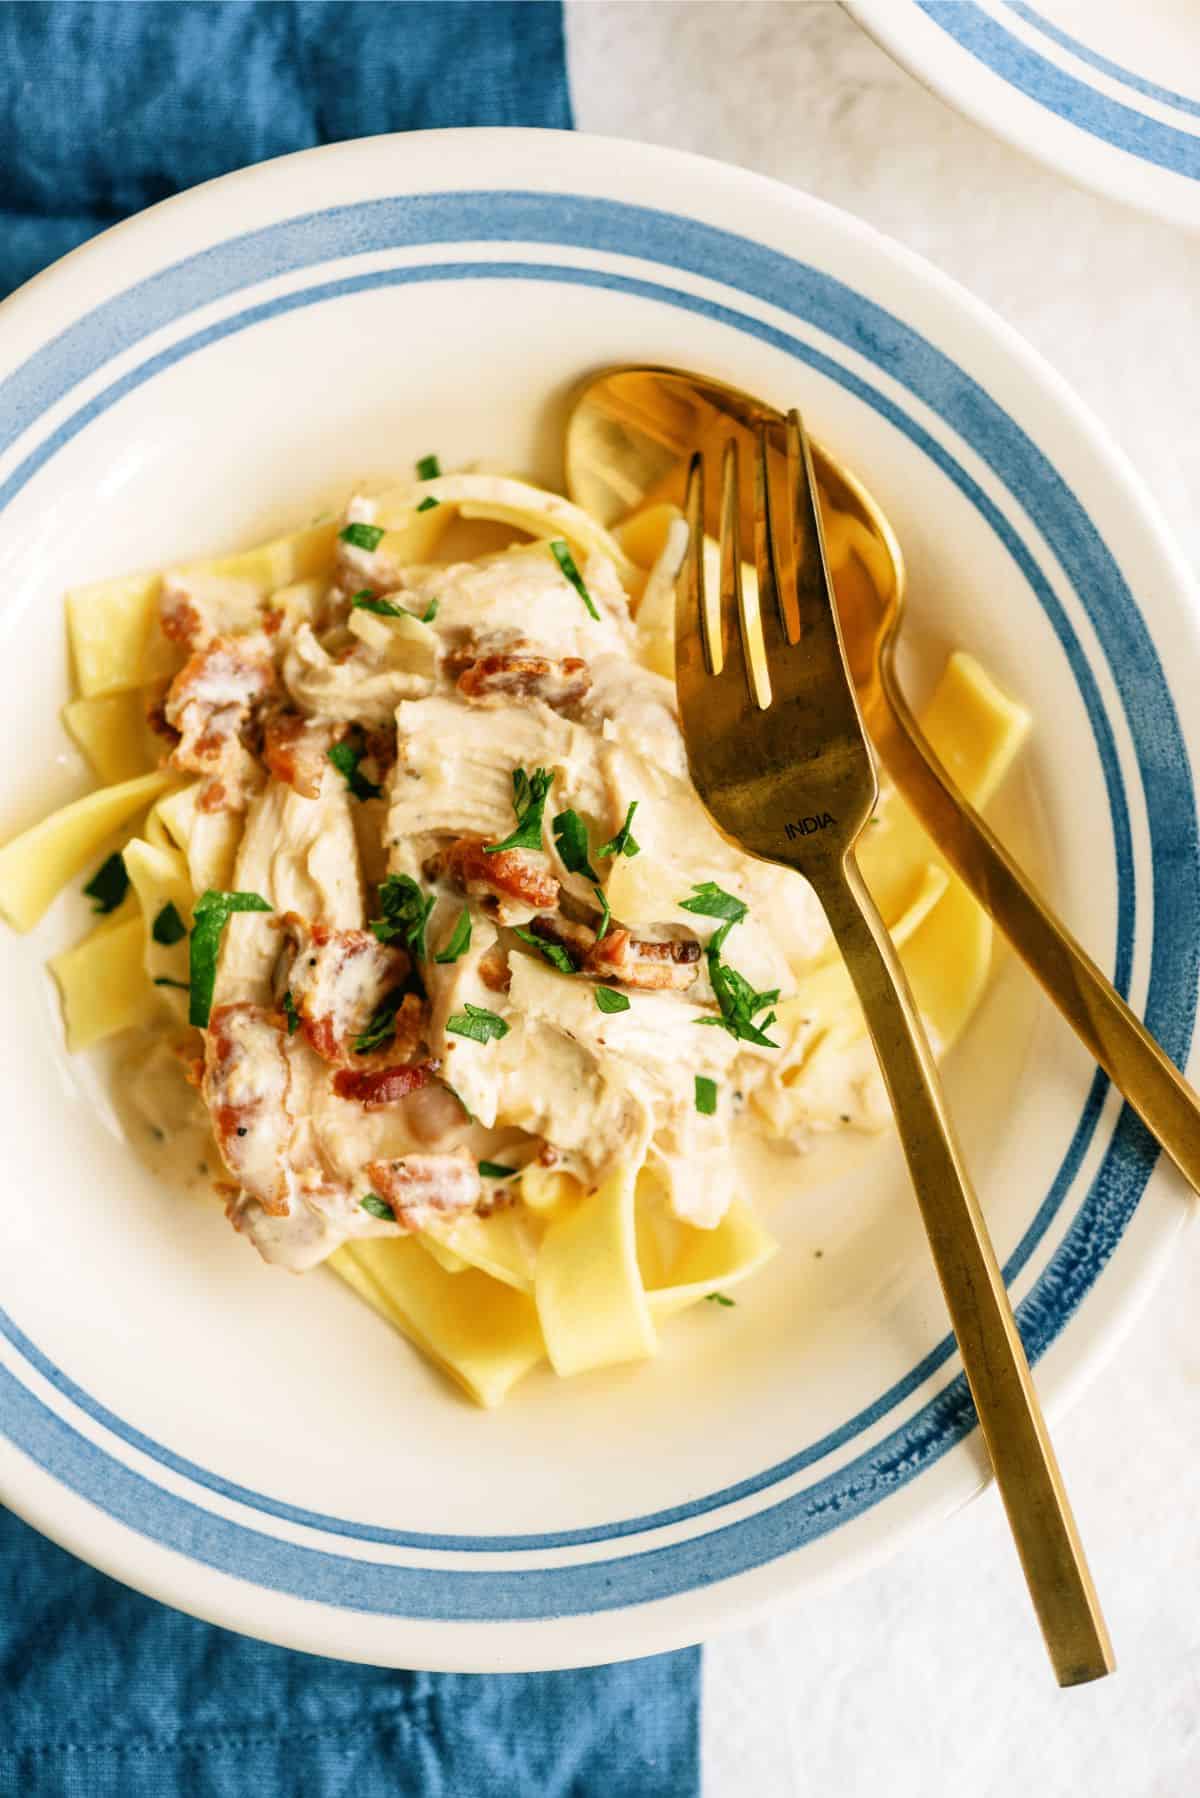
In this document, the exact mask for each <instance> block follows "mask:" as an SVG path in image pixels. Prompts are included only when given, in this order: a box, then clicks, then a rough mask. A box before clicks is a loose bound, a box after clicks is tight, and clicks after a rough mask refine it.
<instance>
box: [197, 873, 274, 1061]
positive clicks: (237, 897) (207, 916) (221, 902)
mask: <svg viewBox="0 0 1200 1798" xmlns="http://www.w3.org/2000/svg"><path fill="white" fill-rule="evenodd" d="M270 910H271V907H270V905H268V903H267V901H266V900H265V899H264V898H262V897H261V895H260V894H258V893H218V892H216V891H215V890H214V889H213V888H212V887H209V889H208V891H207V892H206V893H201V895H200V897H199V899H197V901H196V904H195V908H194V910H193V914H192V915H193V917H194V918H195V923H194V924H193V925H192V935H191V941H190V942H189V944H188V959H189V971H190V973H191V977H192V978H191V988H190V991H191V1002H190V1004H189V1005H188V1023H189V1024H195V1025H196V1026H197V1028H198V1029H200V1030H204V1029H206V1028H207V1026H208V1015H209V1013H210V1012H211V1010H212V1002H213V989H214V987H215V986H216V983H217V955H218V952H219V951H220V948H221V937H222V935H223V933H224V930H225V926H226V924H228V922H229V920H230V918H231V917H232V916H233V914H234V912H238V911H270Z"/></svg>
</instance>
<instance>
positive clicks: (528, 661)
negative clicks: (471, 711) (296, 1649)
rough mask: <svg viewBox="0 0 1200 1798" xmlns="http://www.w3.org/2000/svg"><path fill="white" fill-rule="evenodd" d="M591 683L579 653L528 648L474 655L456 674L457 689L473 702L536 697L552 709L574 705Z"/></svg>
mask: <svg viewBox="0 0 1200 1798" xmlns="http://www.w3.org/2000/svg"><path fill="white" fill-rule="evenodd" d="M460 659H461V658H460ZM591 684H592V676H591V670H590V669H589V668H588V665H587V663H586V662H585V661H583V660H582V659H581V658H580V657H579V656H562V657H555V656H545V655H539V654H537V652H536V651H535V650H532V649H523V650H522V651H520V652H519V653H512V652H497V653H495V654H492V655H481V656H477V657H475V658H474V659H472V660H470V661H468V662H466V665H465V666H464V667H463V670H462V673H461V674H460V675H459V677H458V690H459V692H460V693H461V694H462V695H463V697H464V699H469V700H471V701H473V702H474V703H475V704H479V705H486V704H487V702H488V701H489V700H497V701H500V702H501V703H505V702H507V703H510V704H511V703H512V702H514V701H516V702H518V703H519V702H522V701H526V700H533V699H540V700H541V701H542V704H543V705H548V706H550V707H552V708H553V710H554V711H556V712H565V711H566V710H567V708H568V707H569V706H573V705H577V704H578V703H579V701H580V700H581V699H582V698H583V696H584V694H585V693H586V692H587V691H588V688H589V687H590V686H591Z"/></svg>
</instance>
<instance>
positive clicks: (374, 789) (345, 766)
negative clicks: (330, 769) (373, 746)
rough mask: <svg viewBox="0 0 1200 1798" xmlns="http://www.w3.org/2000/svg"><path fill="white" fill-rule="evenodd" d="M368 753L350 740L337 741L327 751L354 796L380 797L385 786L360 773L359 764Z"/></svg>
mask: <svg viewBox="0 0 1200 1798" xmlns="http://www.w3.org/2000/svg"><path fill="white" fill-rule="evenodd" d="M366 753H367V752H366V750H365V749H363V748H362V747H361V746H356V745H355V744H353V743H351V742H350V741H349V740H347V741H345V742H342V743H335V744H334V746H333V748H332V749H330V750H327V751H326V754H327V755H328V757H329V759H330V761H331V762H332V763H333V765H334V767H335V768H336V769H337V771H338V773H339V774H340V775H341V776H342V779H343V780H344V781H345V783H346V785H347V786H348V787H349V789H350V793H351V796H352V797H353V798H355V799H378V798H379V795H380V794H381V793H382V792H383V788H382V787H381V786H377V785H376V783H375V782H374V781H373V780H368V779H367V777H366V775H365V774H360V773H359V768H358V765H359V763H360V762H361V761H362V759H363V757H364V756H365V755H366Z"/></svg>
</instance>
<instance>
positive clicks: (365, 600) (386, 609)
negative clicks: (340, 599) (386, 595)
mask: <svg viewBox="0 0 1200 1798" xmlns="http://www.w3.org/2000/svg"><path fill="white" fill-rule="evenodd" d="M350 609H351V611H352V612H374V614H375V616H376V618H403V617H404V613H403V612H402V611H401V609H400V607H399V606H394V605H393V604H392V602H391V600H390V599H378V598H377V597H376V596H375V594H374V593H372V592H371V589H370V588H369V587H364V588H363V590H362V592H361V593H356V594H355V595H354V598H353V599H352V600H351V601H350Z"/></svg>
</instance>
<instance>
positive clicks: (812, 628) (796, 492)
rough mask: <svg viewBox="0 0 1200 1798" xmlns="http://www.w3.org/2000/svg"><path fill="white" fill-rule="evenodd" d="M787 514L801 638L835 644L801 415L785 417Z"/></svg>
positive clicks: (814, 486)
mask: <svg viewBox="0 0 1200 1798" xmlns="http://www.w3.org/2000/svg"><path fill="white" fill-rule="evenodd" d="M787 476H788V510H789V513H790V521H791V535H792V555H793V567H794V570H795V580H794V589H793V590H794V592H795V595H796V608H797V612H798V614H799V617H798V622H799V626H800V636H801V638H803V637H805V636H807V635H808V634H809V633H810V632H814V633H815V632H819V633H820V634H821V636H822V637H824V638H829V637H830V636H832V637H833V638H834V640H835V641H836V640H837V615H836V612H835V610H834V604H833V595H832V593H831V591H830V587H829V575H828V572H827V570H826V567H825V552H824V549H823V546H822V538H821V518H820V513H819V512H818V510H817V478H816V475H815V474H814V473H813V466H812V456H811V454H810V452H809V448H808V438H807V437H806V436H805V433H804V426H803V424H802V423H801V420H800V414H799V413H798V412H797V411H796V410H795V408H794V407H793V409H792V410H791V411H790V412H789V413H788V416H787Z"/></svg>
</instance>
